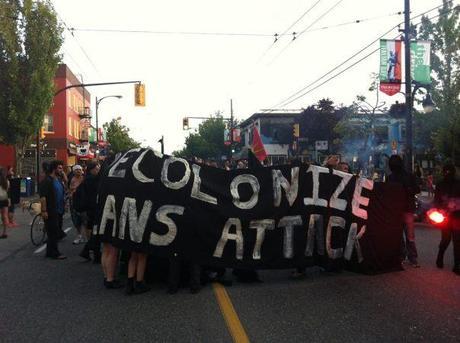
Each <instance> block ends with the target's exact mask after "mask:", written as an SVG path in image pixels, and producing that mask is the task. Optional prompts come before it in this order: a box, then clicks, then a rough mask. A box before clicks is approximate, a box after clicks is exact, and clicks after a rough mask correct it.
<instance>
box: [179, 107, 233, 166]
mask: <svg viewBox="0 0 460 343" xmlns="http://www.w3.org/2000/svg"><path fill="white" fill-rule="evenodd" d="M224 130H225V122H224V119H223V118H222V116H221V114H220V113H219V112H218V113H216V116H215V117H211V118H209V119H207V120H205V121H204V122H202V123H201V124H200V125H199V127H198V132H196V133H191V134H189V135H188V137H187V138H186V139H185V147H184V148H183V149H182V150H180V151H175V152H173V155H175V156H182V157H186V158H191V157H193V156H196V157H200V158H204V159H220V157H221V156H223V155H227V154H228V153H229V147H227V146H225V145H224Z"/></svg>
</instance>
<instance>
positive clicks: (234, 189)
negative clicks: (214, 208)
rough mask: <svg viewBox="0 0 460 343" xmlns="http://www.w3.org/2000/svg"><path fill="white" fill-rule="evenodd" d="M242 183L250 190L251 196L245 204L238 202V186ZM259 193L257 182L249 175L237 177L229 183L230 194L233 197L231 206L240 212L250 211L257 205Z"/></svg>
mask: <svg viewBox="0 0 460 343" xmlns="http://www.w3.org/2000/svg"><path fill="white" fill-rule="evenodd" d="M242 183H248V184H249V185H250V186H251V188H252V196H251V198H250V199H249V200H248V201H245V202H243V201H241V200H240V194H239V192H238V186H239V185H240V184H242ZM259 191H260V185H259V180H257V178H256V177H255V176H254V175H251V174H242V175H238V176H236V177H235V178H234V179H233V180H232V182H231V183H230V193H231V194H232V197H233V204H234V205H235V206H236V207H238V208H240V209H242V210H250V209H251V208H253V207H254V206H256V205H257V201H259Z"/></svg>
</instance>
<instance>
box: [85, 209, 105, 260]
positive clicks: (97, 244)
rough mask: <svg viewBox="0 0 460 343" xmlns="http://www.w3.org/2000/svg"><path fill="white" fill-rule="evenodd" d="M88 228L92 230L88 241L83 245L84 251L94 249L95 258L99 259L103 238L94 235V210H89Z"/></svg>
mask: <svg viewBox="0 0 460 343" xmlns="http://www.w3.org/2000/svg"><path fill="white" fill-rule="evenodd" d="M87 219H88V221H87V229H88V230H90V231H91V233H90V236H89V239H88V242H86V244H85V246H84V247H83V251H82V253H85V252H89V251H93V252H94V259H95V260H98V259H100V257H101V240H100V238H99V236H98V235H93V226H94V225H95V215H94V212H92V211H91V212H89V211H88V212H87Z"/></svg>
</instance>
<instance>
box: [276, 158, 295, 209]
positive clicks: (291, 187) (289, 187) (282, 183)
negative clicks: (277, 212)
mask: <svg viewBox="0 0 460 343" xmlns="http://www.w3.org/2000/svg"><path fill="white" fill-rule="evenodd" d="M272 177H273V199H274V205H275V207H279V206H280V204H281V187H283V189H284V191H285V192H286V198H287V200H288V202H289V206H292V204H293V203H294V201H295V199H296V198H297V193H298V191H299V167H294V168H292V169H291V183H289V181H288V180H287V179H286V178H285V177H284V176H283V173H281V170H277V169H274V170H272Z"/></svg>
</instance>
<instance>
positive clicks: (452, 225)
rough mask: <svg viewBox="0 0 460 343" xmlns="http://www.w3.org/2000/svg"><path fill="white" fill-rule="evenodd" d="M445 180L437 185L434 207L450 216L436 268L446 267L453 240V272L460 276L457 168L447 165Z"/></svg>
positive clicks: (444, 170)
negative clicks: (448, 251) (450, 244)
mask: <svg viewBox="0 0 460 343" xmlns="http://www.w3.org/2000/svg"><path fill="white" fill-rule="evenodd" d="M442 172H443V176H444V179H443V180H442V181H441V182H439V183H438V184H437V185H436V190H435V193H434V206H435V207H436V208H439V209H443V210H445V211H446V212H447V213H448V215H449V218H448V222H447V226H446V227H443V228H442V230H441V232H442V237H441V242H440V243H439V250H438V257H437V259H436V266H437V267H438V268H443V267H444V253H445V251H446V249H447V247H448V246H449V243H450V241H451V240H452V243H453V246H454V268H453V270H452V271H453V272H454V273H455V274H457V275H460V181H459V180H457V179H455V166H454V165H453V164H451V163H447V164H446V165H445V166H444V167H443V170H442Z"/></svg>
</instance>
